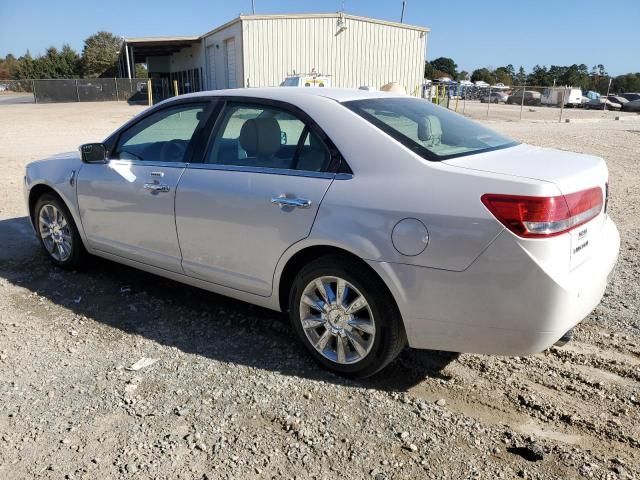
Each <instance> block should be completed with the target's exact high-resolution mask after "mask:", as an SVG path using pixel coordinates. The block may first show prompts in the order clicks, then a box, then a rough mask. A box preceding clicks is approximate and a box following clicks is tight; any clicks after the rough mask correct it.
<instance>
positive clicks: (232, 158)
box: [176, 102, 334, 296]
mask: <svg viewBox="0 0 640 480" xmlns="http://www.w3.org/2000/svg"><path fill="white" fill-rule="evenodd" d="M217 125H218V127H217V128H216V131H215V132H214V134H213V136H212V139H211V141H210V142H209V143H210V144H209V148H208V151H207V152H206V155H205V156H204V158H203V161H202V163H199V164H195V163H194V164H191V165H189V166H188V167H187V168H186V169H185V172H184V174H183V176H182V179H181V180H180V184H179V186H178V191H177V193H176V225H177V228H178V236H179V239H180V246H181V249H182V256H183V262H182V266H183V269H184V272H185V273H186V274H187V275H191V276H193V277H197V278H199V279H202V280H206V281H209V282H213V283H217V284H220V285H225V286H227V287H231V288H235V289H238V290H243V291H246V292H250V293H254V294H257V295H263V296H268V295H270V294H271V287H272V279H273V274H274V270H275V267H276V264H277V262H278V260H279V258H280V257H281V255H282V254H283V253H284V251H285V250H286V249H287V248H289V247H290V246H291V245H292V244H294V243H295V242H297V241H299V240H301V239H304V238H305V237H307V236H308V235H309V233H310V231H311V227H312V225H313V221H314V219H315V216H316V212H317V210H318V207H319V205H320V202H321V201H322V198H323V197H324V194H325V193H326V191H327V189H328V188H329V185H330V184H331V182H332V180H333V177H334V174H332V173H328V170H330V168H329V167H330V164H332V155H331V153H330V149H328V148H327V146H326V143H325V141H323V140H322V139H321V138H322V134H321V132H319V131H318V130H316V127H314V126H309V125H308V124H307V122H305V121H303V120H301V119H300V118H299V116H296V115H295V114H294V113H292V112H290V111H286V110H283V109H282V108H276V107H274V106H265V105H261V104H255V103H254V104H249V103H233V102H229V103H227V105H226V106H225V108H224V110H223V111H222V113H221V114H220V118H219V120H218V122H217Z"/></svg>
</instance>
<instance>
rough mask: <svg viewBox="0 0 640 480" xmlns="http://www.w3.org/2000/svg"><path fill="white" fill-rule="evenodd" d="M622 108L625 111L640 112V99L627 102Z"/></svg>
mask: <svg viewBox="0 0 640 480" xmlns="http://www.w3.org/2000/svg"><path fill="white" fill-rule="evenodd" d="M622 110H623V111H625V112H640V99H638V100H632V101H631V102H627V103H625V104H624V105H623V106H622Z"/></svg>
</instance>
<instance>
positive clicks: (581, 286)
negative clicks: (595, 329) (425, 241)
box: [369, 218, 620, 355]
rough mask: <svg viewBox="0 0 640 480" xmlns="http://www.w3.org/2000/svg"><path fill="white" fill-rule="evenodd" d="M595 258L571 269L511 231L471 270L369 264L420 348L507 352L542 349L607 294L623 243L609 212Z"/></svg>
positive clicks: (409, 339) (580, 318) (413, 343)
mask: <svg viewBox="0 0 640 480" xmlns="http://www.w3.org/2000/svg"><path fill="white" fill-rule="evenodd" d="M593 240H594V243H595V244H596V245H595V248H594V251H593V252H592V255H591V257H590V258H589V260H588V261H586V262H584V263H583V264H582V265H580V266H579V267H577V268H575V269H574V270H572V271H570V272H565V274H564V275H559V274H558V273H557V272H558V270H555V272H556V273H553V272H550V270H553V269H549V268H545V267H543V266H541V265H540V264H538V263H537V262H536V261H535V260H534V259H533V257H532V256H531V255H530V254H529V253H528V252H527V251H526V250H525V249H524V248H523V247H522V246H521V245H520V244H519V243H518V242H516V241H514V238H513V235H512V234H511V233H509V232H506V231H505V232H503V233H502V234H500V235H499V236H498V238H497V239H496V240H495V241H494V242H493V243H492V244H491V245H490V246H489V247H488V248H487V250H486V251H485V252H484V253H483V254H482V255H481V256H480V257H479V258H478V259H477V260H476V261H475V262H474V263H473V264H472V265H471V266H470V267H469V268H468V269H466V270H465V271H463V272H451V271H445V270H436V269H431V268H422V267H416V266H410V265H402V264H390V263H381V262H369V264H370V265H371V266H372V267H373V268H374V269H376V270H377V271H378V272H379V273H380V275H381V276H382V277H383V278H385V280H386V281H387V284H388V285H389V287H390V289H391V290H392V293H393V295H394V296H395V298H396V301H397V302H398V306H399V308H400V311H401V313H402V317H403V320H404V325H405V329H406V332H407V337H408V341H409V345H410V346H411V347H414V348H429V349H438V350H450V351H455V352H475V353H489V354H505V355H524V354H530V353H536V352H540V351H542V350H544V349H546V348H548V347H549V346H551V345H553V344H554V343H555V342H556V341H557V340H558V339H559V338H560V337H562V335H564V333H565V332H566V331H567V330H569V329H571V328H572V327H573V326H575V325H576V324H577V323H579V322H580V321H581V320H582V319H584V318H585V317H586V316H587V315H589V313H591V311H592V310H593V309H594V308H595V307H596V306H597V305H598V303H599V302H600V300H601V299H602V296H603V294H604V290H605V287H606V285H607V281H608V276H609V274H610V273H611V272H612V270H613V268H614V266H615V264H616V261H617V258H618V251H619V248H620V236H619V234H618V230H617V229H616V226H615V225H614V223H613V222H612V221H611V220H610V219H609V218H606V219H605V220H604V222H603V228H602V230H601V231H600V234H599V238H598V239H593Z"/></svg>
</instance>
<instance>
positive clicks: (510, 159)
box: [443, 144, 608, 195]
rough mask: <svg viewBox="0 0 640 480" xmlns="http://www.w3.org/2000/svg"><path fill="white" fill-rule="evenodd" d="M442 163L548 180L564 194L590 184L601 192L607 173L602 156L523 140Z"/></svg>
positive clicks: (587, 186)
mask: <svg viewBox="0 0 640 480" xmlns="http://www.w3.org/2000/svg"><path fill="white" fill-rule="evenodd" d="M443 163H445V164H447V165H453V166H456V167H460V168H467V169H472V170H479V171H483V172H491V173H497V174H502V175H511V176H514V177H524V178H531V179H534V180H542V181H545V182H551V183H554V184H555V185H557V187H558V188H559V189H560V191H561V192H562V193H563V194H565V195H566V194H568V193H573V192H578V191H580V190H584V189H587V188H591V187H601V188H602V191H603V193H604V189H605V183H606V182H607V177H608V172H607V165H606V164H605V162H604V160H603V159H602V158H599V157H594V156H592V155H584V154H581V153H573V152H565V151H562V150H556V149H552V148H541V147H534V146H532V145H526V144H522V145H517V146H515V147H512V148H505V149H502V150H495V151H492V152H487V153H481V154H478V155H467V156H463V157H457V158H451V159H449V160H444V161H443ZM514 193H518V192H514Z"/></svg>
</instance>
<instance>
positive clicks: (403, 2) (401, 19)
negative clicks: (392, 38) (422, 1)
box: [400, 0, 407, 23]
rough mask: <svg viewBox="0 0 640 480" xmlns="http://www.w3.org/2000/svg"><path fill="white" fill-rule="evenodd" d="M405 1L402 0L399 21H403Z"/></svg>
mask: <svg viewBox="0 0 640 480" xmlns="http://www.w3.org/2000/svg"><path fill="white" fill-rule="evenodd" d="M406 3H407V2H406V0H402V13H400V23H404V8H405V5H406Z"/></svg>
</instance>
